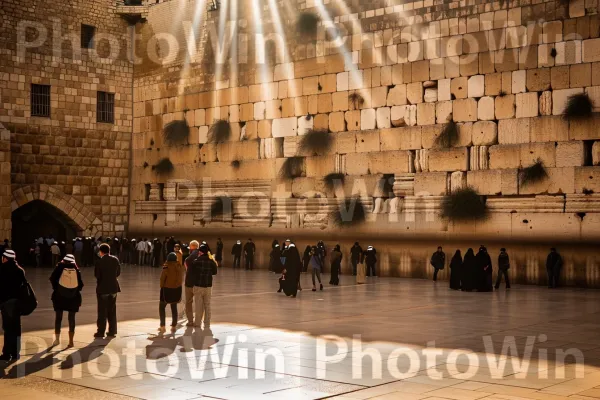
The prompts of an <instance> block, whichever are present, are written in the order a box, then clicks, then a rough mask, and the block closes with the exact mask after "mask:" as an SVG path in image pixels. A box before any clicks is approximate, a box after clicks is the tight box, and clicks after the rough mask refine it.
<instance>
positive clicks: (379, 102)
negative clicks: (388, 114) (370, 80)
mask: <svg viewBox="0 0 600 400" xmlns="http://www.w3.org/2000/svg"><path fill="white" fill-rule="evenodd" d="M387 98H388V87H387V86H379V87H375V88H373V89H371V107H373V108H377V107H383V106H385V105H386V103H387Z"/></svg>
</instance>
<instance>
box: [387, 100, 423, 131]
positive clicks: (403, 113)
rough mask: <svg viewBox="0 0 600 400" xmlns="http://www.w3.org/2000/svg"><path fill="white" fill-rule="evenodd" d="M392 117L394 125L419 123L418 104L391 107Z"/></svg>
mask: <svg viewBox="0 0 600 400" xmlns="http://www.w3.org/2000/svg"><path fill="white" fill-rule="evenodd" d="M390 119H391V124H392V126H394V127H401V126H415V125H417V105H416V104H415V105H412V106H408V105H406V106H393V107H391V110H390Z"/></svg>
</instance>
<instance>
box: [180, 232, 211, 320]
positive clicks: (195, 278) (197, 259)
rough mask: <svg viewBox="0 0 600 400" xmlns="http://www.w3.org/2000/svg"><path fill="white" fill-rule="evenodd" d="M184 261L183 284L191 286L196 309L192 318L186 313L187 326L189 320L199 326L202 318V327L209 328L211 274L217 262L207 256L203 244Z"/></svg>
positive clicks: (206, 247)
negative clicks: (185, 270) (185, 268)
mask: <svg viewBox="0 0 600 400" xmlns="http://www.w3.org/2000/svg"><path fill="white" fill-rule="evenodd" d="M197 243H198V242H196V244H197ZM190 246H191V243H190ZM185 262H186V265H187V272H186V275H185V286H186V288H190V287H191V288H192V291H193V293H194V303H195V304H194V306H195V309H196V310H195V314H194V317H193V318H194V319H193V320H191V319H190V318H189V315H188V326H190V322H191V326H196V327H200V324H201V322H202V321H203V320H204V329H205V330H209V329H210V319H211V307H210V301H211V295H212V285H213V275H216V274H217V263H215V262H214V261H213V260H211V259H210V258H209V257H208V246H206V245H204V244H203V245H201V246H200V247H199V248H198V251H196V252H194V253H193V254H191V255H190V256H189V257H188V259H187V260H185ZM186 302H187V298H186ZM186 311H187V310H186ZM203 317H204V318H203ZM194 320H195V324H194V322H193V321H194Z"/></svg>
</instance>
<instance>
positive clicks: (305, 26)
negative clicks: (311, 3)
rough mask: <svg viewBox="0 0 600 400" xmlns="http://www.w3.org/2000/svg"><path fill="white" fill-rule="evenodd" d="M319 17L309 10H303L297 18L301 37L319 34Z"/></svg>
mask: <svg viewBox="0 0 600 400" xmlns="http://www.w3.org/2000/svg"><path fill="white" fill-rule="evenodd" d="M318 25H319V17H318V16H317V15H316V14H314V13H312V12H308V11H304V12H301V13H300V14H299V15H298V19H297V20H296V30H297V32H298V35H299V36H300V37H307V36H308V37H313V36H316V35H317V27H318Z"/></svg>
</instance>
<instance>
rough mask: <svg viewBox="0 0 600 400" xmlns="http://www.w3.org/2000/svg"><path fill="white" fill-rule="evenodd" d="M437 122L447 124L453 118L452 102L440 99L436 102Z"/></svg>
mask: <svg viewBox="0 0 600 400" xmlns="http://www.w3.org/2000/svg"><path fill="white" fill-rule="evenodd" d="M435 115H436V123H438V124H445V123H446V122H448V121H449V120H451V119H452V102H451V101H439V102H437V103H436V104H435Z"/></svg>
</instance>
